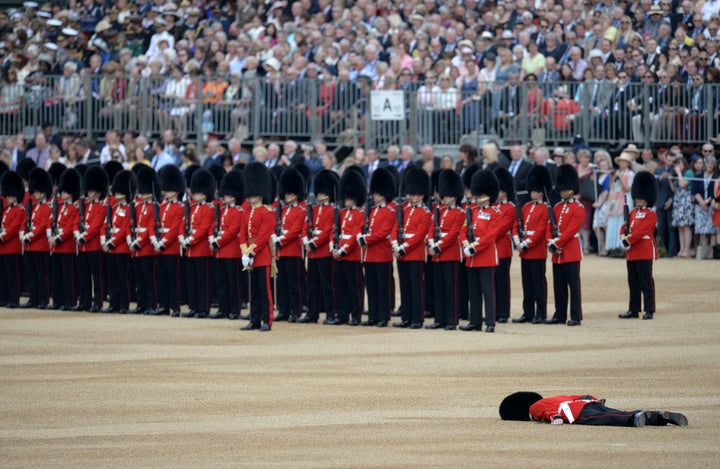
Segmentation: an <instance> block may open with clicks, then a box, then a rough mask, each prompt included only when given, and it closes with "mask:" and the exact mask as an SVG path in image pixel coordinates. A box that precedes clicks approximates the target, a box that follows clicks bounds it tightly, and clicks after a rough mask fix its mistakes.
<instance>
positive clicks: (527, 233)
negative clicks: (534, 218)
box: [525, 230, 535, 236]
mask: <svg viewBox="0 0 720 469" xmlns="http://www.w3.org/2000/svg"><path fill="white" fill-rule="evenodd" d="M525 234H526V235H530V236H532V235H534V234H535V230H527V231H526V232H525Z"/></svg>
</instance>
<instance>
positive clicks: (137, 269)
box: [132, 257, 148, 312]
mask: <svg viewBox="0 0 720 469" xmlns="http://www.w3.org/2000/svg"><path fill="white" fill-rule="evenodd" d="M132 271H133V274H134V276H135V283H134V284H133V285H132V289H133V290H134V291H135V302H136V304H137V308H138V309H139V310H140V311H141V312H142V311H144V310H145V308H146V305H147V291H146V290H145V288H146V286H147V283H148V282H147V279H146V278H145V272H144V271H143V267H142V261H141V258H140V257H133V258H132Z"/></svg>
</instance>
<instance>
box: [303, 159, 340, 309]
mask: <svg viewBox="0 0 720 469" xmlns="http://www.w3.org/2000/svg"><path fill="white" fill-rule="evenodd" d="M337 186H338V177H337V174H335V173H334V172H332V171H330V170H328V169H323V170H320V172H318V173H317V175H315V180H314V188H315V196H316V197H315V201H316V204H315V205H314V206H313V207H312V208H311V210H310V211H309V214H310V213H312V225H310V223H309V222H308V220H306V223H305V227H304V230H305V233H306V236H305V237H304V238H303V244H304V246H305V252H306V253H307V258H308V272H307V288H308V312H307V314H306V315H305V317H303V318H301V319H300V320H299V321H298V322H317V321H318V320H319V318H320V312H321V311H324V312H325V322H330V321H334V318H335V300H334V298H333V297H334V295H335V274H334V270H335V262H334V261H333V257H332V254H331V252H330V241H331V240H332V235H333V219H334V216H333V215H334V209H333V203H335V202H336V200H335V196H336V194H337Z"/></svg>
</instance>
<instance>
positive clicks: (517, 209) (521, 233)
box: [513, 181, 525, 243]
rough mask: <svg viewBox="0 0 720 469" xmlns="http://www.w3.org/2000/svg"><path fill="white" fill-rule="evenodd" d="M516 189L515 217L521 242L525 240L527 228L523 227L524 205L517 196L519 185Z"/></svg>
mask: <svg viewBox="0 0 720 469" xmlns="http://www.w3.org/2000/svg"><path fill="white" fill-rule="evenodd" d="M513 185H515V181H513ZM514 189H515V190H514V191H513V192H514V195H515V200H514V202H515V218H517V224H518V238H520V242H521V243H522V242H523V238H524V237H525V229H524V228H523V218H522V207H521V206H520V204H519V203H518V196H517V187H515V188H514Z"/></svg>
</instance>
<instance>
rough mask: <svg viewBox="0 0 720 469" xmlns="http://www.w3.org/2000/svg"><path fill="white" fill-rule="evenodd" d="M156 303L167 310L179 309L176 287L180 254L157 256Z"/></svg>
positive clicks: (178, 283)
mask: <svg viewBox="0 0 720 469" xmlns="http://www.w3.org/2000/svg"><path fill="white" fill-rule="evenodd" d="M157 263H158V275H157V282H158V304H159V306H160V308H162V309H166V310H168V311H179V310H180V298H179V296H178V288H179V285H180V276H181V274H180V269H179V265H178V264H179V263H180V256H179V255H177V254H173V255H166V256H162V255H160V256H157Z"/></svg>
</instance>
